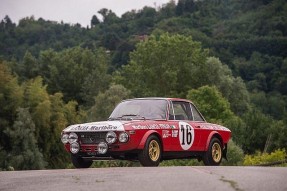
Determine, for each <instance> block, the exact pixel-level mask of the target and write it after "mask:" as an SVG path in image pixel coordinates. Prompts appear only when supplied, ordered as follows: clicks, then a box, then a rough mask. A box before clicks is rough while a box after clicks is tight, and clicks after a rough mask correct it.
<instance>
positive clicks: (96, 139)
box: [79, 132, 107, 144]
mask: <svg viewBox="0 0 287 191" xmlns="http://www.w3.org/2000/svg"><path fill="white" fill-rule="evenodd" d="M106 134H107V133H106V132H96V133H90V132H89V133H88V132H85V133H79V138H80V141H81V143H82V144H98V143H100V142H103V141H105V138H106Z"/></svg>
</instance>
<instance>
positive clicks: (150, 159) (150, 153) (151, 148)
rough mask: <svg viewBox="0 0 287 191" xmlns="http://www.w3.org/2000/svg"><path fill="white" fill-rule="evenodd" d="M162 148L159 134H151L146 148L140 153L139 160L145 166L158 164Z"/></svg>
mask: <svg viewBox="0 0 287 191" xmlns="http://www.w3.org/2000/svg"><path fill="white" fill-rule="evenodd" d="M161 155H162V149H161V144H160V141H159V139H158V137H157V136H155V135H151V136H149V137H148V139H147V140H146V143H145V146H144V149H143V150H142V151H141V152H140V153H139V161H140V163H141V165H143V166H158V165H159V163H160V160H161Z"/></svg>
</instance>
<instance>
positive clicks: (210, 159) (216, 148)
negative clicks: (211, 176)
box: [203, 137, 222, 166]
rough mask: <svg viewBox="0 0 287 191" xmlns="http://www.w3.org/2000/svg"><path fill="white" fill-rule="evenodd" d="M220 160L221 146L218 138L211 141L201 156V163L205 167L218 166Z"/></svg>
mask: <svg viewBox="0 0 287 191" xmlns="http://www.w3.org/2000/svg"><path fill="white" fill-rule="evenodd" d="M221 160H222V144H221V142H220V141H219V139H218V138H216V137H214V138H212V139H211V141H210V144H209V146H208V150H207V151H206V153H204V155H203V163H204V165H206V166H218V165H219V164H220V163H221Z"/></svg>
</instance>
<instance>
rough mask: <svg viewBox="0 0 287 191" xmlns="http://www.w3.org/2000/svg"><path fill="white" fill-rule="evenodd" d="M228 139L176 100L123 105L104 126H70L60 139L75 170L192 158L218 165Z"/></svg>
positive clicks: (226, 131) (223, 129)
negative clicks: (126, 162)
mask: <svg viewBox="0 0 287 191" xmlns="http://www.w3.org/2000/svg"><path fill="white" fill-rule="evenodd" d="M230 137H231V131H230V130H229V129H228V128H226V127H223V126H220V125H216V124H212V123H208V122H206V120H205V119H204V117H203V116H202V115H201V113H200V112H199V111H198V110H197V108H196V107H195V106H194V104H193V103H192V102H191V101H188V100H184V99H176V98H136V99H129V100H124V101H122V102H121V103H119V104H118V105H117V106H116V108H115V109H114V111H113V112H112V114H111V116H110V117H109V119H108V121H101V122H91V123H84V124H76V125H71V126H69V127H67V128H66V129H64V130H63V131H62V134H61V140H62V142H63V143H64V145H65V148H66V150H67V151H68V152H70V153H71V159H72V163H73V165H74V166H75V167H76V168H88V167H90V166H91V165H92V163H93V160H104V159H108V160H111V159H124V160H139V161H140V163H141V164H142V165H143V166H158V165H159V163H160V162H161V161H162V160H168V159H186V158H196V159H198V160H203V162H204V164H205V165H219V164H220V162H221V160H222V158H226V152H227V143H228V141H229V139H230Z"/></svg>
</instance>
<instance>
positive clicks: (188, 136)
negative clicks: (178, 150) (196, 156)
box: [180, 125, 192, 145]
mask: <svg viewBox="0 0 287 191" xmlns="http://www.w3.org/2000/svg"><path fill="white" fill-rule="evenodd" d="M180 131H181V133H182V141H181V144H182V145H185V144H187V145H190V144H191V141H192V133H191V127H190V126H189V125H186V128H184V125H181V127H180ZM185 141H186V143H185Z"/></svg>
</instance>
